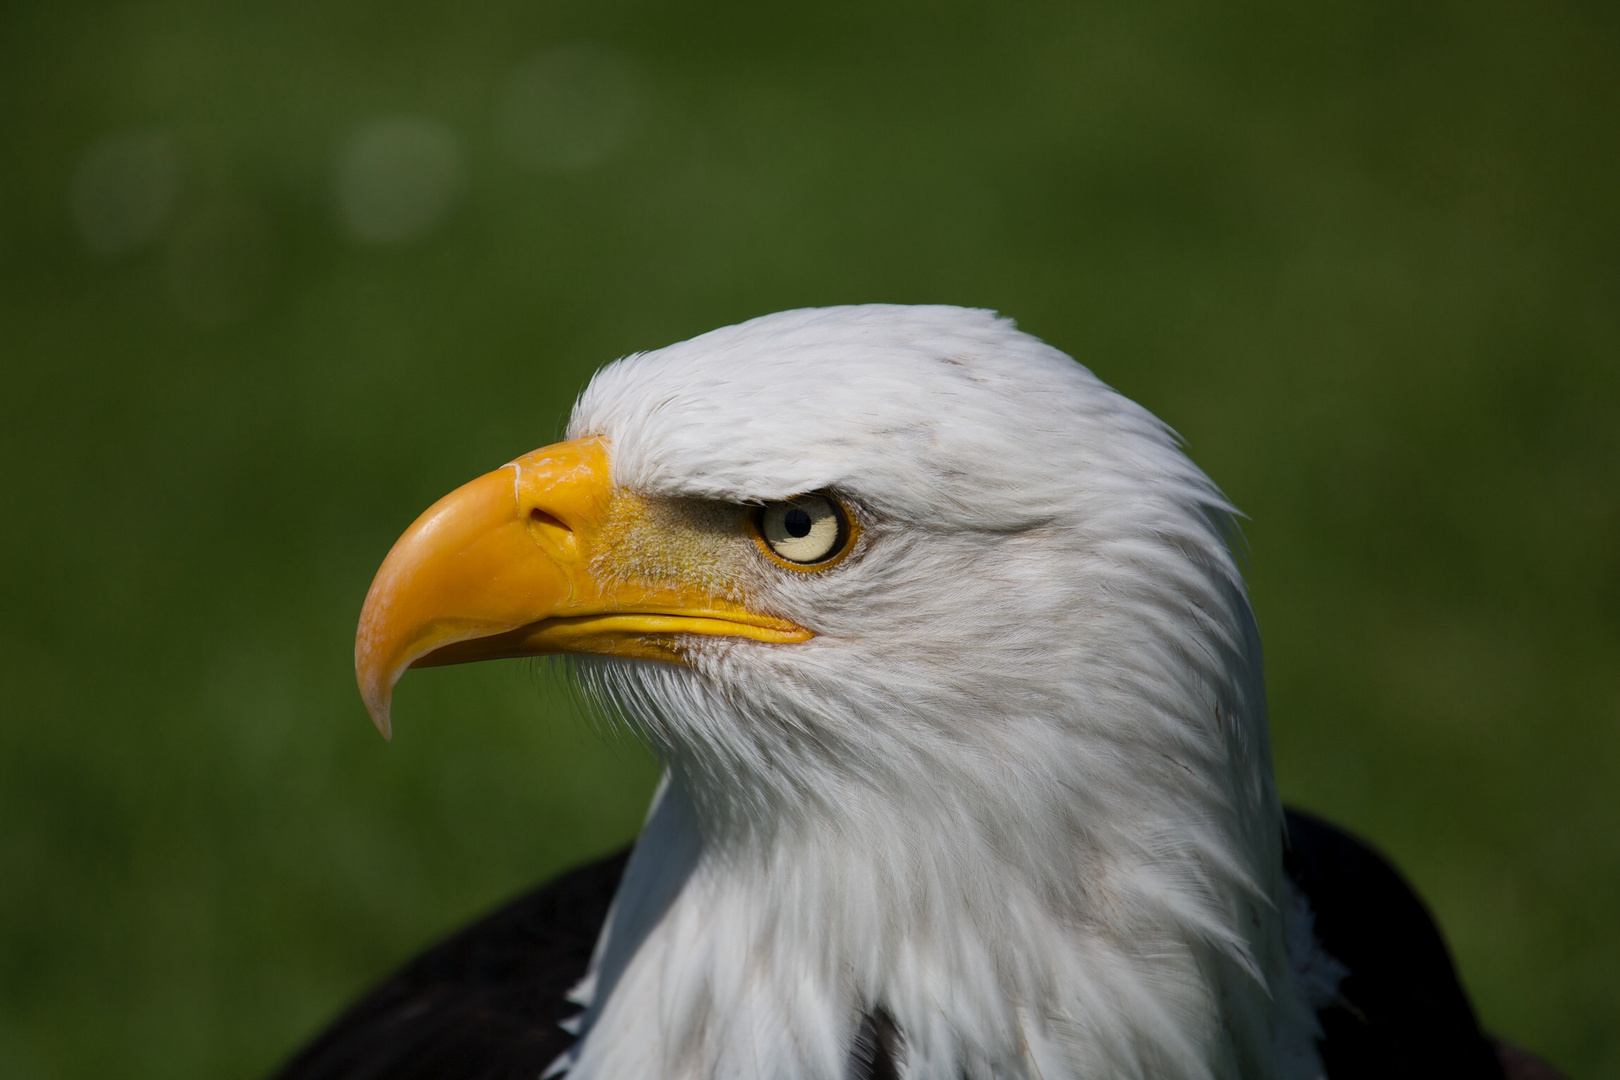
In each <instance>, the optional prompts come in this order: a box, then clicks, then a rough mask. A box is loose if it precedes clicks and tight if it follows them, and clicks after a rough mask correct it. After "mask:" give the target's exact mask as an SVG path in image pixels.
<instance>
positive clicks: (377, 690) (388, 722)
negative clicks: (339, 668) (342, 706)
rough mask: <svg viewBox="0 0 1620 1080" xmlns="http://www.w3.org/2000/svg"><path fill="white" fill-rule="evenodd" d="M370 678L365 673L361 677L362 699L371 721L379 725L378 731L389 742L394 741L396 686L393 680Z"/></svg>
mask: <svg viewBox="0 0 1620 1080" xmlns="http://www.w3.org/2000/svg"><path fill="white" fill-rule="evenodd" d="M367 682H368V680H367V679H366V678H365V676H364V673H362V675H361V679H360V699H361V700H362V701H364V702H365V703H366V712H368V713H370V714H371V722H372V723H373V724H375V725H376V726H377V732H378V734H380V735H381V736H382V737H383V738H384V739H386V740H387V741H388V742H393V741H394V716H393V711H394V686H393V683H392V682H391V681H384V682H379V681H375V680H372V681H370V685H367Z"/></svg>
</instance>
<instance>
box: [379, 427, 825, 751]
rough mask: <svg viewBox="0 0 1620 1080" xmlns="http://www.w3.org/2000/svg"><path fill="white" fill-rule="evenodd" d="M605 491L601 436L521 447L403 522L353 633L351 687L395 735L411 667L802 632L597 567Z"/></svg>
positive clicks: (668, 654) (387, 733)
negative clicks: (399, 690) (683, 638)
mask: <svg viewBox="0 0 1620 1080" xmlns="http://www.w3.org/2000/svg"><path fill="white" fill-rule="evenodd" d="M613 497H614V490H613V480H612V476H611V474H610V471H609V467H608V448H607V445H606V443H604V442H603V441H602V440H600V439H581V440H577V441H575V442H565V443H558V444H556V445H555V446H548V447H545V448H543V449H540V450H536V451H534V452H533V453H531V454H525V455H524V456H523V457H520V458H518V459H517V460H516V461H514V462H511V463H510V464H507V465H503V466H502V467H501V468H499V469H496V470H495V471H494V472H492V473H487V474H485V475H484V476H480V477H479V478H478V479H476V480H474V481H472V482H471V483H469V484H465V485H463V486H462V487H459V488H457V489H456V490H455V491H452V492H451V493H450V494H448V495H446V496H445V497H444V498H442V499H440V500H439V501H438V502H436V503H434V504H433V505H432V506H431V507H429V508H428V510H427V512H426V513H424V514H423V515H422V516H421V517H419V518H417V519H416V522H415V523H414V524H413V525H411V527H410V528H409V529H407V530H405V535H403V536H401V537H400V538H399V540H398V541H397V542H396V543H395V544H394V547H393V549H392V550H391V551H389V553H388V557H387V558H386V559H384V560H383V564H382V567H381V568H380V569H379V570H378V571H377V576H376V578H375V579H374V580H373V581H372V583H371V591H370V592H368V593H367V594H366V603H365V607H364V608H363V609H362V610H361V612H360V628H359V631H358V633H357V634H356V636H355V642H354V668H355V675H356V677H357V678H358V680H359V683H360V696H361V697H362V698H363V699H365V703H366V708H367V709H368V710H369V711H370V713H371V719H372V721H373V722H375V723H376V725H377V730H379V731H381V732H382V733H383V737H384V738H389V737H391V721H390V717H389V707H390V703H391V700H392V698H393V693H394V684H395V683H396V682H398V681H399V677H400V676H401V675H403V674H404V673H405V669H406V668H411V667H432V666H435V665H439V664H462V663H467V662H468V661H472V660H494V659H499V658H501V657H510V656H540V655H544V654H547V653H606V654H610V655H615V656H631V657H639V658H641V659H649V660H663V661H668V662H673V663H680V662H682V656H681V653H680V652H679V649H678V638H677V637H676V635H681V634H708V635H719V636H728V637H741V638H751V639H752V640H754V641H764V642H776V643H788V642H796V641H805V640H807V639H809V638H810V637H811V636H813V635H812V634H811V632H810V631H809V630H806V629H805V628H804V627H802V626H798V625H796V624H794V623H791V622H787V621H786V620H783V619H777V618H772V617H770V616H766V615H756V614H754V613H752V612H750V611H747V610H746V609H744V608H742V607H741V606H740V605H738V604H735V603H732V602H730V601H728V600H725V599H722V598H718V597H715V596H713V595H711V593H712V590H706V589H700V588H698V587H696V586H686V585H682V584H681V583H679V582H647V581H634V580H623V579H619V578H616V577H613V576H609V575H604V574H602V573H601V569H600V568H601V567H602V566H604V565H605V564H611V563H613V562H615V561H618V560H615V559H613V554H614V553H613V552H612V551H611V550H609V546H610V545H611V543H612V540H611V538H610V537H608V536H607V535H605V534H604V531H603V528H602V526H603V524H604V519H605V517H606V514H607V510H608V506H609V504H610V502H611V501H612V499H613Z"/></svg>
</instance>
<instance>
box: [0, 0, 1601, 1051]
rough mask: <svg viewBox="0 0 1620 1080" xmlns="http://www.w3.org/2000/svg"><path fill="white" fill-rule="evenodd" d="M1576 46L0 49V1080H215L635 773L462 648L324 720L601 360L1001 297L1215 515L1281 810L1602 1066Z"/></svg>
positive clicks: (484, 899) (1, 25) (873, 18)
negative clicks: (422, 529)
mask: <svg viewBox="0 0 1620 1080" xmlns="http://www.w3.org/2000/svg"><path fill="white" fill-rule="evenodd" d="M1617 117H1620V16H1617V9H1615V8H1614V7H1613V6H1612V5H1606V4H1599V3H1596V2H1594V0H1560V2H1545V0H1543V2H1531V0H1475V2H1473V3H1467V4H1464V3H1460V2H1449V3H1447V2H1436V0H1416V2H1410V0H1408V2H1400V3H1397V2H1393V0H1390V2H1363V3H1355V4H1344V5H1309V4H1298V3H1288V2H1284V0H1239V2H1235V3H1227V4H1215V3H1205V4H1197V3H1191V2H1178V0H1145V2H1126V0H1106V2H1084V0H1082V2H1068V3H1058V2H1044V3H1042V2H1032V3H1022V4H1005V3H989V2H982V3H979V2H934V3H891V2H859V3H855V2H841V0H840V2H833V3H827V4H816V5H771V4H758V3H707V4H701V3H699V4H684V5H683V4H667V3H666V4H660V3H656V2H653V0H596V2H593V3H580V2H574V0H568V2H549V3H536V2H528V0H464V2H461V3H453V4H452V3H424V2H420V0H393V2H390V3H381V2H364V0H289V2H284V3H276V4H253V3H246V2H242V0H235V2H225V0H216V2H213V3H204V2H203V0H116V2H104V3H90V2H87V0H53V2H51V3H44V2H37V0H36V2H23V0H14V2H12V3H8V4H6V5H5V6H4V7H3V8H0V379H3V381H0V558H3V562H0V567H3V569H0V1075H3V1076H5V1077H8V1078H14V1080H28V1078H44V1077H86V1078H89V1077H98V1078H100V1077H134V1078H147V1077H151V1078H165V1080H173V1078H193V1077H195V1078H203V1077H244V1078H248V1077H254V1076H257V1075H261V1074H263V1073H264V1072H266V1071H267V1070H269V1069H270V1068H271V1067H272V1066H273V1065H274V1064H275V1063H276V1062H277V1061H278V1059H280V1058H281V1057H282V1056H283V1055H284V1054H285V1053H286V1052H288V1051H289V1050H290V1049H291V1048H292V1047H293V1046H294V1044H295V1043H296V1042H297V1041H298V1040H299V1039H300V1038H301V1037H304V1036H306V1035H307V1034H309V1033H310V1032H311V1031H312V1030H313V1029H314V1028H315V1027H316V1025H318V1024H319V1023H320V1021H321V1020H322V1019H323V1018H324V1017H326V1016H328V1015H329V1014H330V1013H331V1012H332V1011H333V1010H334V1009H336V1008H337V1007H339V1006H340V1005H342V1004H343V1003H344V1001H345V1000H346V999H348V998H349V997H350V996H351V995H353V994H355V993H356V992H357V991H358V990H359V989H360V988H362V987H363V986H364V985H365V984H366V983H367V982H368V981H370V980H372V979H375V978H376V977H378V976H380V975H381V974H383V973H384V972H386V971H387V970H388V969H389V967H390V966H391V965H393V964H394V963H396V962H397V961H399V960H400V959H402V958H403V957H405V956H406V955H408V954H409V953H411V952H412V951H413V950H415V949H416V948H418V947H420V946H421V945H423V944H425V943H426V942H427V941H429V940H430V939H432V938H433V937H434V936H435V935H438V934H440V933H442V932H444V931H446V930H448V929H449V928H452V927H454V926H456V925H457V924H459V923H461V922H463V921H464V920H466V919H468V918H469V917H471V916H474V915H476V914H478V913H479V912H480V911H482V910H484V909H486V908H488V907H490V906H491V905H493V904H495V903H497V902H498V901H500V900H502V899H503V898H505V897H507V896H508V895H510V894H512V893H514V892H515V891H517V890H519V889H521V888H523V887H525V886H527V885H529V884H531V883H533V882H535V881H537V880H539V879H541V878H544V877H545V876H547V875H548V874H550V873H552V872H554V871H556V870H558V869H560V868H562V867H564V866H565V865H567V864H569V863H572V862H575V861H577V860H580V859H583V858H586V857H588V856H591V855H594V854H596V853H599V852H603V851H605V850H608V849H610V848H612V847H615V846H616V845H619V844H621V843H623V842H624V841H626V840H627V839H628V838H629V837H630V836H631V835H632V834H633V832H634V830H635V828H636V826H637V824H638V822H639V819H640V815H641V812H642V809H643V807H644V804H645V800H646V798H647V795H648V793H649V791H650V789H651V785H652V782H653V779H654V769H653V767H652V765H651V763H650V762H649V761H648V760H647V759H646V757H645V756H644V755H643V753H642V752H641V751H640V750H639V749H638V748H636V747H635V746H633V745H629V744H626V743H624V742H622V741H620V742H615V741H613V740H611V739H606V740H604V739H602V738H600V737H598V735H597V734H596V733H594V732H593V731H592V730H591V729H590V728H589V727H588V725H587V724H586V723H585V722H584V721H582V720H581V718H580V717H578V716H577V715H576V714H575V712H574V710H573V709H572V707H571V706H570V705H569V703H568V699H567V696H566V694H564V693H563V692H561V691H560V690H559V689H558V688H557V687H556V686H554V685H551V684H550V683H548V682H547V680H546V678H545V677H544V676H543V675H540V674H536V673H535V672H533V671H532V670H530V669H529V668H526V667H524V666H523V665H522V664H519V663H510V664H501V665H484V666H480V667H474V668H468V669H448V670H435V671H428V672H419V673H415V674H413V675H412V676H410V677H409V678H408V679H407V680H406V681H405V683H404V684H403V686H402V688H401V694H400V697H399V699H398V700H399V706H398V711H397V714H396V717H397V720H396V730H397V736H396V739H395V741H394V743H393V745H391V746H390V745H386V744H384V743H383V742H382V740H381V739H379V738H378V737H377V736H376V734H375V733H374V732H373V731H372V729H371V726H370V724H369V723H368V722H367V720H366V717H365V713H364V711H363V710H362V708H361V706H360V702H359V699H358V697H357V694H356V692H355V690H354V687H353V683H352V672H351V651H350V650H351V634H352V632H353V625H354V620H355V617H356V614H357V612H358V610H359V605H360V601H361V598H362V597H363V596H364V594H365V590H366V586H367V584H368V582H369V580H370V576H371V573H372V571H373V570H374V569H375V567H376V565H377V563H378V562H379V561H380V560H381V558H382V556H383V554H384V553H385V552H386V551H387V549H388V546H389V544H390V543H391V542H392V540H393V538H394V537H395V536H396V535H397V534H398V533H399V531H400V530H402V529H403V528H404V527H405V526H406V525H407V524H408V523H409V522H410V521H411V519H412V518H413V517H414V516H415V515H416V514H417V513H418V512H419V511H420V510H421V509H423V508H424V507H426V506H427V505H428V504H429V503H430V502H431V501H432V500H433V499H435V498H437V497H438V496H439V495H440V494H442V493H444V492H445V491H447V490H449V489H450V488H451V487H453V486H455V485H456V484H458V483H461V482H462V481H464V480H466V479H468V478H470V477H472V476H474V475H476V474H478V473H480V472H483V471H485V470H487V469H489V468H491V467H493V466H495V465H498V464H499V463H501V462H503V461H506V460H508V459H510V458H512V457H514V456H516V455H518V454H520V453H523V452H525V451H527V450H529V449H532V448H534V447H536V446H539V445H541V444H544V443H546V442H549V441H551V440H552V438H553V437H554V436H555V434H556V433H557V431H558V425H559V422H560V419H561V418H562V417H563V416H564V415H565V412H566V409H567V407H568V404H569V401H570V399H571V397H572V395H573V394H574V393H575V392H576V391H577V390H578V388H579V387H580V386H581V385H582V383H583V380H585V379H586V378H587V376H588V374H589V372H590V371H591V370H592V369H593V368H594V367H596V366H597V365H599V364H601V363H603V362H605V361H607V360H609V359H612V358H613V357H615V356H617V355H620V354H623V353H625V352H628V351H631V350H636V349H643V348H652V347H656V346H659V345H663V344H667V343H669V342H672V341H676V340H679V339H682V338H685V337H688V336H690V335H692V334H694V333H698V332H700V331H703V330H706V329H709V328H711V327H714V326H717V325H720V324H723V323H728V322H734V321H737V320H740V319H743V318H747V317H749V316H753V315H757V314H761V313H764V312H768V311H772V310H777V309H781V308H787V307H796V306H802V305H809V304H828V303H844V302H858V301H901V302H923V301H927V302H946V303H959V304H969V305H977V306H987V307H994V308H998V309H1000V310H1002V311H1004V312H1006V313H1008V314H1010V315H1012V316H1014V317H1016V318H1017V319H1018V320H1019V321H1020V323H1021V324H1022V325H1023V326H1024V327H1025V328H1026V329H1028V330H1030V331H1032V332H1034V333H1036V334H1038V335H1040V336H1042V337H1044V338H1045V339H1047V340H1049V341H1051V342H1052V343H1054V344H1056V345H1057V346H1059V347H1061V348H1063V349H1065V350H1066V351H1068V352H1070V353H1072V354H1073V355H1075V356H1076V357H1078V358H1079V359H1080V360H1081V361H1083V362H1084V363H1086V364H1088V365H1090V366H1091V367H1092V368H1094V369H1095V370H1096V371H1097V372H1098V373H1099V374H1100V375H1101V376H1102V377H1103V378H1105V379H1106V380H1108V381H1109V382H1111V383H1113V384H1114V385H1115V386H1117V387H1119V388H1120V389H1122V390H1123V391H1125V392H1126V393H1128V394H1130V395H1132V396H1134V397H1136V398H1137V399H1139V400H1141V401H1142V402H1144V403H1145V404H1146V405H1147V406H1148V407H1150V408H1151V409H1153V410H1154V411H1156V412H1157V413H1158V414H1159V415H1161V416H1162V417H1164V418H1165V419H1166V420H1167V421H1169V422H1170V423H1171V424H1173V425H1174V426H1175V427H1176V428H1178V429H1179V430H1180V431H1181V432H1182V433H1183V434H1184V435H1185V436H1186V438H1187V439H1188V441H1189V442H1190V445H1191V448H1192V453H1193V455H1194V456H1195V457H1196V459H1197V460H1198V461H1199V462H1200V463H1201V464H1202V465H1204V467H1205V468H1206V469H1208V470H1209V472H1210V473H1211V474H1212V475H1213V476H1214V477H1215V478H1216V480H1217V481H1218V482H1220V483H1221V484H1223V485H1224V486H1225V488H1226V489H1227V491H1228V492H1229V493H1230V494H1231V496H1232V497H1233V498H1234V499H1235V501H1236V502H1237V503H1238V504H1239V505H1240V506H1242V507H1243V508H1244V509H1245V510H1246V511H1247V512H1248V513H1249V514H1250V516H1251V521H1250V523H1249V528H1248V531H1249V537H1250V540H1251V542H1252V582H1253V589H1254V595H1255V602H1256V606H1257V608H1258V611H1259V617H1260V621H1261V625H1262V629H1263V631H1264V633H1265V635H1266V643H1267V649H1268V663H1269V673H1270V688H1271V701H1272V716H1273V725H1274V737H1275V742H1276V755H1277V762H1278V769H1279V774H1280V781H1281V786H1282V790H1283V792H1284V794H1285V796H1286V797H1287V798H1289V799H1290V800H1292V801H1294V802H1296V803H1299V804H1301V805H1304V806H1306V807H1309V808H1311V809H1314V810H1317V811H1320V812H1322V813H1325V814H1327V815H1330V816H1332V817H1333V818H1335V819H1337V820H1339V821H1341V822H1344V823H1346V824H1348V825H1350V826H1352V827H1353V828H1355V829H1357V830H1359V831H1361V832H1362V833H1364V834H1365V835H1366V836H1368V837H1370V838H1372V839H1373V840H1375V841H1376V842H1377V843H1379V844H1380V845H1382V846H1383V847H1384V848H1385V849H1387V850H1388V851H1389V852H1390V853H1391V854H1392V855H1393V856H1394V857H1395V858H1396V859H1397V860H1398V862H1399V863H1400V865H1401V866H1402V867H1404V868H1405V870H1406V871H1407V872H1408V874H1409V875H1410V876H1411V877H1412V879H1413V880H1414V881H1415V882H1416V884H1417V885H1418V886H1419V888H1420V889H1421V890H1422V892H1423V893H1424V895H1425V896H1426V897H1427V898H1428V899H1429V900H1430V901H1431V903H1432V904H1433V906H1434V908H1435V909H1436V910H1437V912H1438V913H1439V915H1440V917H1441V919H1442V921H1443V923H1444V925H1445V927H1446V930H1447V932H1448V933H1449V935H1450V938H1451V941H1452V943H1453V946H1454V948H1455V951H1456V954H1457V956H1458V959H1459V961H1460V965H1461V969H1462V973H1463V975H1464V977H1465V979H1466V981H1467V984H1468V986H1469V987H1470V989H1471V990H1472V992H1473V994H1474V995H1475V998H1476V1001H1477V1003H1478V1006H1479V1008H1480V1011H1481V1013H1482V1015H1483V1017H1484V1020H1485V1021H1486V1022H1487V1023H1488V1024H1489V1025H1490V1026H1491V1027H1492V1028H1494V1029H1496V1030H1498V1031H1500V1032H1502V1033H1504V1034H1506V1035H1509V1036H1511V1037H1513V1038H1515V1039H1518V1040H1520V1041H1522V1042H1525V1043H1527V1044H1529V1045H1531V1046H1534V1047H1536V1048H1538V1049H1540V1050H1542V1051H1544V1052H1546V1053H1547V1054H1549V1055H1550V1056H1551V1057H1552V1058H1553V1059H1554V1060H1556V1061H1557V1062H1558V1063H1560V1064H1561V1065H1563V1066H1564V1067H1565V1068H1567V1069H1569V1070H1570V1071H1571V1072H1572V1073H1573V1074H1574V1075H1575V1076H1577V1077H1580V1078H1585V1080H1599V1078H1604V1077H1608V1078H1617V1077H1620V928H1617V918H1616V917H1617V915H1620V723H1617V721H1620V197H1617V195H1620V181H1617V173H1620V153H1617V150H1620V121H1617Z"/></svg>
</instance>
